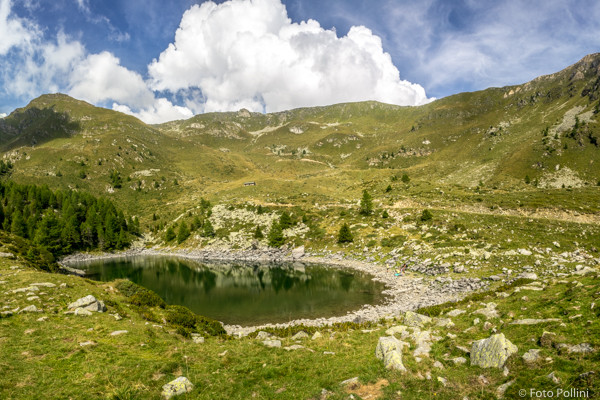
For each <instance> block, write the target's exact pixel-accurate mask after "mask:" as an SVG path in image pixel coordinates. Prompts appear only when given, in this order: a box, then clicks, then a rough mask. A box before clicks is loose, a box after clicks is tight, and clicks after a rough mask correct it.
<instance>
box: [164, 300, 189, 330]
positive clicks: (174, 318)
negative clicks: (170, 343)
mask: <svg viewBox="0 0 600 400" xmlns="http://www.w3.org/2000/svg"><path fill="white" fill-rule="evenodd" d="M166 320H167V322H168V323H169V324H171V325H175V326H182V327H184V328H189V329H194V328H195V327H196V314H194V313H193V312H192V311H190V310H189V309H188V308H187V307H184V306H178V305H174V306H169V307H168V308H167V316H166Z"/></svg>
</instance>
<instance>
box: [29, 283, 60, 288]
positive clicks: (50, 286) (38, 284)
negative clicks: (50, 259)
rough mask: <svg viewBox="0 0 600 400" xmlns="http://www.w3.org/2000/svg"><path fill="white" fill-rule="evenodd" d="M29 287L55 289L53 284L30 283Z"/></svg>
mask: <svg viewBox="0 0 600 400" xmlns="http://www.w3.org/2000/svg"><path fill="white" fill-rule="evenodd" d="M30 286H41V287H47V288H53V287H56V285H55V284H54V283H50V282H42V283H32V284H31V285H30Z"/></svg>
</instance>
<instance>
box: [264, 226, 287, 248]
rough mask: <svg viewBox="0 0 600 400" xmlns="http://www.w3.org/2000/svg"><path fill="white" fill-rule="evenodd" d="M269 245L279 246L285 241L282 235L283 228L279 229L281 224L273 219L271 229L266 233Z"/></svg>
mask: <svg viewBox="0 0 600 400" xmlns="http://www.w3.org/2000/svg"><path fill="white" fill-rule="evenodd" d="M268 239H269V246H271V247H281V246H283V244H284V243H285V238H284V237H283V229H281V225H279V223H278V222H277V221H273V225H271V230H270V231H269V235H268Z"/></svg>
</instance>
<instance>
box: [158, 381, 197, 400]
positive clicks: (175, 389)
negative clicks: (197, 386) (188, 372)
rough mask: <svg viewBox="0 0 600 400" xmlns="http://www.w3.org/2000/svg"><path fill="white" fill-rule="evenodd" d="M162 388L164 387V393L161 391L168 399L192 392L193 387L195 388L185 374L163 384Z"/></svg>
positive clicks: (163, 396) (164, 397)
mask: <svg viewBox="0 0 600 400" xmlns="http://www.w3.org/2000/svg"><path fill="white" fill-rule="evenodd" d="M162 389H163V390H162V393H161V396H162V398H163V399H167V400H168V399H170V398H171V397H174V396H179V395H180V394H184V393H189V392H191V391H192V389H194V385H193V384H192V382H190V381H189V379H188V378H186V377H185V376H180V377H179V378H177V379H175V380H174V381H171V382H169V383H167V384H166V385H163V387H162Z"/></svg>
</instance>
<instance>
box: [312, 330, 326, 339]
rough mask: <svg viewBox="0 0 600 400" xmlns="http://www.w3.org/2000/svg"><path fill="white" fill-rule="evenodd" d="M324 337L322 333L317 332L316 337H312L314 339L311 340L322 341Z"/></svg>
mask: <svg viewBox="0 0 600 400" xmlns="http://www.w3.org/2000/svg"><path fill="white" fill-rule="evenodd" d="M322 337H323V335H322V334H321V332H319V331H316V332H315V334H314V335H312V337H311V338H310V339H311V340H317V339H321V338H322Z"/></svg>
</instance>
